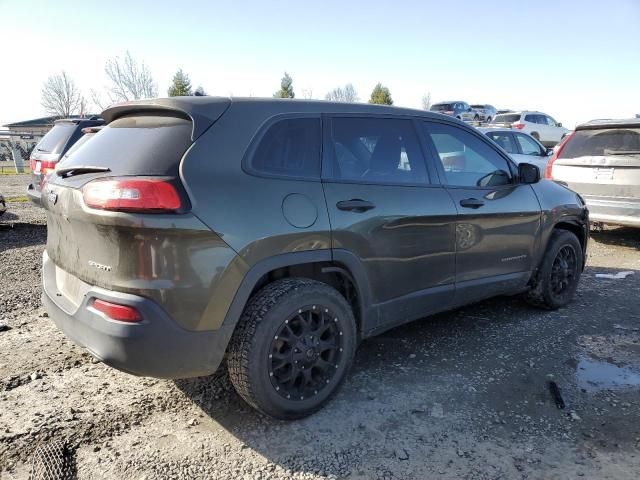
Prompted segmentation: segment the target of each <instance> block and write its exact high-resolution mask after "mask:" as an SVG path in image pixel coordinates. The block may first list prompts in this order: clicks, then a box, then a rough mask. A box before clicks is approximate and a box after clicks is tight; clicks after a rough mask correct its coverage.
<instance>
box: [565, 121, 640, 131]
mask: <svg viewBox="0 0 640 480" xmlns="http://www.w3.org/2000/svg"><path fill="white" fill-rule="evenodd" d="M612 127H640V118H617V119H616V118H602V119H597V120H591V121H589V122H586V123H582V124H580V125H578V126H577V127H576V130H589V129H597V128H612Z"/></svg>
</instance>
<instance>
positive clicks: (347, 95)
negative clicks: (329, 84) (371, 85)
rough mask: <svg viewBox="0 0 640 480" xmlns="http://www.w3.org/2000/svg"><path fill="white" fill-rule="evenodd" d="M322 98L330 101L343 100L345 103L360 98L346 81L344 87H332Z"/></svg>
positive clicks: (353, 101)
mask: <svg viewBox="0 0 640 480" xmlns="http://www.w3.org/2000/svg"><path fill="white" fill-rule="evenodd" d="M324 98H325V99H327V100H330V101H332V102H345V103H355V102H357V101H358V100H360V99H359V98H358V93H357V92H356V89H355V88H354V86H353V85H352V84H351V83H347V84H346V85H345V86H344V88H342V87H337V88H334V89H333V90H331V91H330V92H329V93H327V95H326V96H325V97H324Z"/></svg>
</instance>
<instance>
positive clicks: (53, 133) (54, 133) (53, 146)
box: [36, 123, 76, 154]
mask: <svg viewBox="0 0 640 480" xmlns="http://www.w3.org/2000/svg"><path fill="white" fill-rule="evenodd" d="M75 129H76V124H75V123H57V124H55V125H54V126H53V128H52V129H51V130H49V132H48V133H47V134H46V135H45V136H44V137H42V140H40V141H39V142H38V144H37V145H36V151H37V152H42V153H53V154H60V152H61V151H62V149H63V148H64V146H65V144H66V143H67V140H69V137H71V135H72V134H73V132H74V131H75Z"/></svg>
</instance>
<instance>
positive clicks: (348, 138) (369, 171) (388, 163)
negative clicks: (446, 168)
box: [331, 118, 427, 184]
mask: <svg viewBox="0 0 640 480" xmlns="http://www.w3.org/2000/svg"><path fill="white" fill-rule="evenodd" d="M331 125H332V128H331V139H332V143H333V150H334V151H333V154H334V160H333V165H332V170H333V178H335V179H337V180H347V181H358V182H371V183H383V184H394V183H425V182H427V172H426V166H425V162H424V157H423V156H422V151H421V149H420V145H419V144H418V139H417V136H416V133H415V130H414V128H413V124H412V122H411V121H409V120H401V119H382V118H334V119H333V120H332V122H331Z"/></svg>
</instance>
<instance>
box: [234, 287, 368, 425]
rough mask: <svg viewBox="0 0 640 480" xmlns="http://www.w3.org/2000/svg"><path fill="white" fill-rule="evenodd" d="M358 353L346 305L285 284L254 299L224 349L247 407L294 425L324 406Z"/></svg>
mask: <svg viewBox="0 0 640 480" xmlns="http://www.w3.org/2000/svg"><path fill="white" fill-rule="evenodd" d="M355 349H356V327H355V321H354V318H353V313H352V311H351V307H350V306H349V304H348V303H347V301H346V300H345V299H344V297H343V296H342V295H340V293H339V292H338V291H336V290H335V289H334V288H331V287H330V286H328V285H326V284H324V283H321V282H317V281H314V280H309V279H303V278H287V279H283V280H278V281H276V282H273V283H271V284H269V285H267V286H266V287H264V288H263V289H262V290H260V291H259V292H258V293H257V294H256V295H254V296H253V297H252V298H251V300H250V301H249V303H248V305H247V307H246V308H245V311H244V313H243V315H242V318H241V319H240V321H239V323H238V326H237V327H236V331H235V332H234V335H233V337H232V339H231V342H230V343H229V347H228V351H227V353H228V355H227V367H228V370H229V376H230V378H231V382H232V383H233V385H234V387H235V389H236V391H237V392H238V394H240V396H241V397H242V398H243V399H244V400H245V401H246V402H247V403H248V404H249V405H251V406H252V407H254V408H256V409H257V410H259V411H261V412H262V413H265V414H266V415H269V416H272V417H275V418H279V419H283V420H291V419H296V418H302V417H305V416H307V415H310V414H312V413H314V412H315V411H317V410H318V409H320V408H321V407H322V406H323V405H324V404H325V403H327V402H328V401H329V399H330V398H331V397H332V396H333V395H334V394H335V393H336V391H337V390H338V388H339V387H340V385H341V384H342V382H343V380H344V378H345V376H346V374H347V372H348V371H349V367H350V366H351V363H352V361H353V356H354V353H355Z"/></svg>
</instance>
